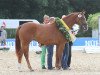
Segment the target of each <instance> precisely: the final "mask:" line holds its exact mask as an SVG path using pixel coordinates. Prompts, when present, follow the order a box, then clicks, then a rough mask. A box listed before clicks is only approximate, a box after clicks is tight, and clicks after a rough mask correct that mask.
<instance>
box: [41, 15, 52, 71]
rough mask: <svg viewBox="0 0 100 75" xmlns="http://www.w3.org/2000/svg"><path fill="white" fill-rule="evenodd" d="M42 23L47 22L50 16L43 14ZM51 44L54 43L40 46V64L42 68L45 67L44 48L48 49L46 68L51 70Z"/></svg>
mask: <svg viewBox="0 0 100 75" xmlns="http://www.w3.org/2000/svg"><path fill="white" fill-rule="evenodd" d="M43 20H44V22H43V23H44V24H48V23H49V20H50V17H49V16H48V15H44V18H43ZM53 46H54V45H48V46H46V45H43V46H42V53H41V66H42V69H46V67H45V57H46V56H45V55H46V49H47V51H48V55H47V65H48V69H49V70H51V69H53V67H52V57H53Z"/></svg>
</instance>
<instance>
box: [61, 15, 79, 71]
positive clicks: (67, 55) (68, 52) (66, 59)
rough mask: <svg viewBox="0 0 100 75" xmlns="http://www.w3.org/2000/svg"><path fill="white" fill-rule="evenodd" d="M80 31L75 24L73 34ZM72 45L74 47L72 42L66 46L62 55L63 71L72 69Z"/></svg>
mask: <svg viewBox="0 0 100 75" xmlns="http://www.w3.org/2000/svg"><path fill="white" fill-rule="evenodd" d="M63 17H64V15H63V16H62V18H63ZM78 31H79V26H78V25H77V24H74V26H73V27H72V30H71V32H72V34H73V35H76V34H77V33H78ZM72 45H73V42H72V41H69V42H67V43H66V44H65V48H64V51H63V55H62V62H61V64H62V68H63V70H67V69H69V67H70V64H71V56H72V48H71V47H72Z"/></svg>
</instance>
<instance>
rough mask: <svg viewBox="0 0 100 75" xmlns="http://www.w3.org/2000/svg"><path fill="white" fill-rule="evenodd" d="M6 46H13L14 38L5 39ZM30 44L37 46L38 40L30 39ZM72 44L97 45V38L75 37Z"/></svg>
mask: <svg viewBox="0 0 100 75" xmlns="http://www.w3.org/2000/svg"><path fill="white" fill-rule="evenodd" d="M6 44H7V46H15V39H7V40H6ZM30 46H38V42H36V41H32V42H31V43H30ZM73 46H98V39H97V38H91V37H88V38H77V39H76V41H75V42H74V43H73Z"/></svg>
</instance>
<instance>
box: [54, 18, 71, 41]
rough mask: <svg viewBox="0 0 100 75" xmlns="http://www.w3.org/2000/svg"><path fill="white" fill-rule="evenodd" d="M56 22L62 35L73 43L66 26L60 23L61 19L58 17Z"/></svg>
mask: <svg viewBox="0 0 100 75" xmlns="http://www.w3.org/2000/svg"><path fill="white" fill-rule="evenodd" d="M55 21H56V23H57V27H58V29H59V30H60V31H61V32H62V34H63V35H64V37H65V38H66V39H67V40H68V41H71V37H70V34H69V32H68V31H67V30H66V28H65V27H64V25H63V24H62V22H61V21H60V18H58V17H56V18H55Z"/></svg>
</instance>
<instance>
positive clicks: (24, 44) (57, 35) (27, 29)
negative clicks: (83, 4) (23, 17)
mask: <svg viewBox="0 0 100 75" xmlns="http://www.w3.org/2000/svg"><path fill="white" fill-rule="evenodd" d="M84 14H85V13H84V12H74V13H71V14H69V15H65V16H64V17H63V18H62V20H63V21H64V22H65V24H67V25H68V27H69V28H70V29H71V28H72V26H73V25H74V24H78V25H80V26H82V29H84V30H87V29H88V26H87V22H86V18H85V15H84ZM32 40H36V41H38V42H39V43H41V44H45V45H51V44H54V45H56V64H55V66H56V68H57V69H60V68H61V58H62V52H63V49H64V45H65V43H66V42H67V40H66V39H65V37H64V35H63V34H62V33H61V32H60V31H59V30H58V28H57V25H56V22H55V21H54V22H53V23H50V24H37V23H34V22H27V23H24V24H22V25H21V26H19V27H18V29H17V32H16V40H15V48H16V55H17V57H18V63H19V65H21V60H22V56H23V54H24V56H25V58H26V62H27V65H28V68H29V69H30V71H33V69H32V67H31V65H30V61H29V43H30V42H31V41H32ZM20 67H21V66H19V67H18V68H19V69H20Z"/></svg>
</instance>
